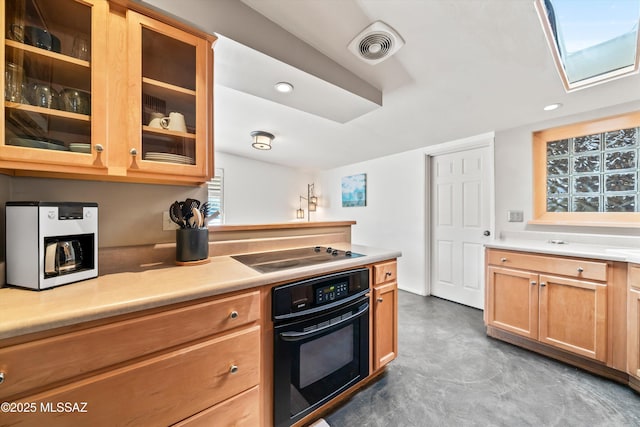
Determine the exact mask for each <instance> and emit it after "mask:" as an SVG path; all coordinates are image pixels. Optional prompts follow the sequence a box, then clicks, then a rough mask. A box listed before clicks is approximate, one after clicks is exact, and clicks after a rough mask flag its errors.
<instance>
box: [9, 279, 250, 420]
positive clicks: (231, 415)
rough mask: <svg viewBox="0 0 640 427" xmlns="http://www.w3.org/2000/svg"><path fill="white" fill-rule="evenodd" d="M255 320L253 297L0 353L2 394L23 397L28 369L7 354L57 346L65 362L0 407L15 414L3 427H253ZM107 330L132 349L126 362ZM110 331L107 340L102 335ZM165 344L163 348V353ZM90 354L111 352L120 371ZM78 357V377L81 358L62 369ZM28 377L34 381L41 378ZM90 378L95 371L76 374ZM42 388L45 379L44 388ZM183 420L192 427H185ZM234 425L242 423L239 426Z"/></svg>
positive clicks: (169, 312)
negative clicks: (213, 420) (5, 391)
mask: <svg viewBox="0 0 640 427" xmlns="http://www.w3.org/2000/svg"><path fill="white" fill-rule="evenodd" d="M205 309H206V310H205ZM259 318H260V305H259V292H258V291H254V292H246V293H244V294H241V295H236V296H232V297H226V298H218V299H214V300H213V301H207V302H204V303H201V302H200V303H194V304H193V305H192V306H191V305H188V306H182V307H179V308H175V309H170V310H167V311H163V312H160V313H153V314H148V315H142V316H140V317H138V318H134V319H125V320H122V321H115V322H114V323H111V324H106V325H101V326H96V327H94V328H88V329H83V330H81V331H80V332H72V333H67V334H62V335H57V336H52V337H48V338H44V339H41V340H37V341H32V342H28V343H24V344H18V345H15V346H10V347H5V348H2V349H1V350H0V351H1V352H2V354H3V355H5V356H7V358H6V359H2V360H0V363H3V362H4V363H3V365H2V366H0V368H2V370H3V373H4V376H5V384H2V385H0V392H2V389H3V386H4V385H8V386H13V387H14V388H15V389H16V390H22V389H23V388H22V387H21V383H23V382H24V383H27V384H29V378H21V376H22V375H23V374H24V375H26V374H27V373H28V372H29V370H28V367H24V366H23V365H21V364H20V363H18V362H19V360H17V359H16V358H15V357H12V353H14V354H26V353H25V351H26V350H31V351H32V352H34V351H35V352H38V351H39V350H42V349H50V350H51V349H54V348H57V347H59V345H62V346H63V347H61V348H60V349H59V350H58V352H64V351H66V352H67V355H68V357H61V358H59V359H57V360H50V361H49V362H48V366H47V369H48V370H49V372H50V374H51V375H52V376H54V377H55V376H58V377H59V378H64V379H63V380H60V381H56V382H53V383H51V385H50V386H49V387H48V388H46V387H45V388H44V389H43V387H38V388H36V389H34V390H33V392H30V390H29V389H26V390H24V392H22V393H20V394H19V395H13V396H6V395H5V396H6V397H3V398H2V400H3V401H9V402H11V404H12V405H15V409H16V411H15V412H12V411H8V412H4V413H3V414H2V418H1V419H0V426H44V425H46V426H52V427H55V426H70V425H87V426H88V425H90V426H109V427H111V426H133V425H149V426H168V425H172V424H175V423H180V422H183V423H184V424H182V425H199V424H198V421H197V420H199V419H200V420H206V419H209V420H210V419H211V417H213V416H216V417H217V416H220V417H221V420H227V421H225V422H226V424H225V423H222V422H220V423H218V422H216V423H215V425H220V426H225V425H247V426H249V425H257V423H255V422H254V421H255V420H257V419H258V417H259V416H260V403H259V402H260V399H259V396H257V394H258V393H259V390H260V389H259V387H258V386H259V382H260V366H261V362H260V361H261V346H260V342H261V326H260V324H259ZM156 322H159V323H161V324H165V328H164V329H157V326H156V327H155V328H154V325H155V323H156ZM105 331H106V332H105ZM114 331H115V332H119V333H120V334H122V338H123V340H125V342H128V343H129V344H130V346H128V348H129V351H130V353H129V354H128V356H123V354H124V353H123V350H122V349H119V348H120V346H119V344H118V336H119V334H117V333H116V334H113V332H114ZM107 332H111V333H112V335H105V334H106V333H107ZM150 334H151V335H150ZM94 335H96V336H98V337H100V338H104V337H107V336H110V338H111V339H112V341H111V342H104V341H101V340H96V339H95V337H94ZM180 335H182V336H184V337H186V338H184V339H186V340H188V342H184V343H179V344H177V345H173V346H172V345H171V344H172V343H174V342H179V336H180ZM136 337H137V340H136ZM165 341H166V342H167V343H168V344H166V345H165V346H164V347H162V346H161V343H163V342H165ZM52 343H53V344H52ZM87 343H90V344H91V345H90V346H87V345H86V344H87ZM136 343H142V345H137V344H136ZM54 344H58V345H56V346H54ZM25 347H26V348H25ZM94 347H96V351H98V352H100V351H103V352H104V354H105V358H106V359H107V360H109V358H110V357H112V356H110V353H111V354H112V353H118V354H119V355H120V357H119V360H118V362H117V363H115V364H110V362H109V361H108V362H107V365H106V366H104V367H100V364H99V357H98V355H96V356H95V361H93V359H94V356H93V354H92V351H91V348H94ZM116 349H119V350H117V351H114V350H116ZM148 349H152V352H151V353H149V351H148ZM110 350H111V351H110ZM78 353H80V355H84V356H85V357H87V359H92V361H91V363H88V364H86V366H85V367H84V368H82V365H83V362H82V359H80V360H79V361H78V363H76V364H74V365H72V366H69V365H70V364H69V359H74V358H76V357H78ZM50 354H57V353H56V352H55V351H54V352H53V353H50ZM60 354H62V353H60ZM5 360H8V361H9V363H6V362H5ZM113 360H114V361H115V359H113ZM79 366H80V367H81V369H79V370H78V367H79ZM97 367H100V368H98V369H95V368H97ZM32 368H34V367H32ZM35 368H36V369H35V370H34V372H36V373H38V372H40V371H41V370H40V369H38V368H39V367H35ZM90 369H95V370H93V371H90V372H83V370H84V371H86V370H90ZM61 372H66V374H64V375H62V374H61ZM46 381H47V378H44V379H43V380H42V382H41V384H46ZM245 393H246V394H245ZM9 409H11V408H9ZM25 409H26V410H25ZM189 417H192V421H189V423H187V419H189ZM237 420H246V423H245V424H238V423H236V421H237ZM191 423H193V424H191ZM200 425H202V424H200ZM205 425H206V424H205ZM208 425H212V424H210V423H209V424H208Z"/></svg>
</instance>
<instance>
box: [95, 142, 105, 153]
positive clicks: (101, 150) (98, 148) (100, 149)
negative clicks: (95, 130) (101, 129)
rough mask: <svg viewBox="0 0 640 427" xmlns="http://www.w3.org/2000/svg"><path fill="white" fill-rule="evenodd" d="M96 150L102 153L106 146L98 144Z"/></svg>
mask: <svg viewBox="0 0 640 427" xmlns="http://www.w3.org/2000/svg"><path fill="white" fill-rule="evenodd" d="M96 151H97V152H98V153H102V152H103V151H104V147H103V146H102V144H96Z"/></svg>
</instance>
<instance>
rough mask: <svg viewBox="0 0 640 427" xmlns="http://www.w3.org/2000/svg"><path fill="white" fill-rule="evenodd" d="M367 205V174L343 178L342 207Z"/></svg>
mask: <svg viewBox="0 0 640 427" xmlns="http://www.w3.org/2000/svg"><path fill="white" fill-rule="evenodd" d="M353 206H367V174H366V173H361V174H359V175H351V176H345V177H343V178H342V207H343V208H348V207H353Z"/></svg>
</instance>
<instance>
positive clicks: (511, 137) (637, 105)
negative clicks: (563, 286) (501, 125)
mask: <svg viewBox="0 0 640 427" xmlns="http://www.w3.org/2000/svg"><path fill="white" fill-rule="evenodd" d="M637 110H640V102H633V103H628V104H623V105H619V106H616V107H614V108H606V109H600V110H596V111H590V112H589V113H585V114H580V115H574V116H569V117H564V118H561V119H555V120H549V121H545V122H541V123H535V124H532V125H527V126H522V127H518V128H514V129H509V130H505V131H497V132H496V134H495V165H496V166H495V167H496V169H495V183H496V184H495V193H496V204H495V207H496V231H497V232H498V233H501V234H502V235H503V236H504V235H507V236H509V235H511V236H513V235H518V237H528V238H541V237H543V238H547V237H550V236H556V237H558V238H566V239H567V240H573V241H580V242H585V243H596V244H598V243H600V244H604V243H607V242H606V241H605V240H603V236H611V239H614V238H615V239H616V240H621V239H620V238H619V237H618V236H625V237H627V240H628V237H629V236H636V237H637V236H640V229H638V228H632V229H630V228H616V227H609V228H606V227H568V226H550V225H546V226H543V225H528V224H527V221H528V220H531V219H532V215H533V197H532V188H533V170H532V142H531V138H532V132H534V131H537V130H542V129H548V128H552V127H557V126H562V125H566V124H571V123H579V122H582V121H585V120H593V119H599V118H603V117H608V116H613V115H617V114H622V113H626V112H630V111H637ZM507 210H522V211H523V212H524V222H507Z"/></svg>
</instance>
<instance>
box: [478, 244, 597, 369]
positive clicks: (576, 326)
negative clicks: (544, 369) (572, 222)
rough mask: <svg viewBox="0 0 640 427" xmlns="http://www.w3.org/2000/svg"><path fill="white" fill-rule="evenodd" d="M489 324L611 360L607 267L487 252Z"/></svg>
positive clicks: (545, 342) (505, 252) (532, 338)
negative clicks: (608, 356) (609, 356)
mask: <svg viewBox="0 0 640 427" xmlns="http://www.w3.org/2000/svg"><path fill="white" fill-rule="evenodd" d="M487 264H488V267H487V292H486V298H487V301H486V310H487V312H486V314H485V315H486V322H487V325H488V326H490V327H495V328H499V329H502V330H505V331H508V332H511V333H513V334H517V335H521V336H523V337H526V338H529V339H531V340H537V341H539V342H541V343H544V344H546V345H549V346H552V347H555V348H559V349H562V350H565V351H569V352H571V353H574V354H578V355H580V356H584V357H587V358H590V359H594V360H597V361H600V362H606V361H607V347H608V341H607V334H608V322H607V321H608V304H607V269H608V265H607V263H606V262H596V261H588V260H580V259H572V258H563V257H554V256H542V255H531V254H522V253H516V252H509V251H499V250H491V249H489V250H487Z"/></svg>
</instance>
